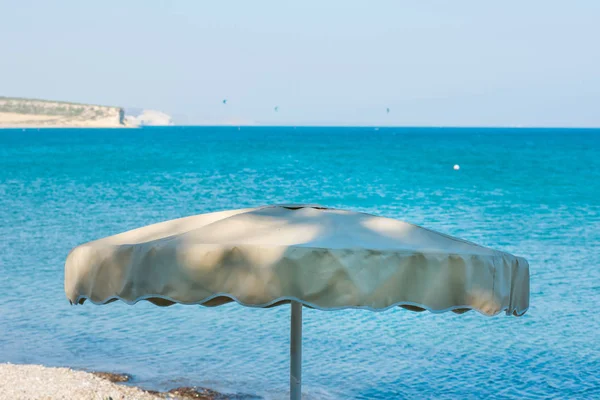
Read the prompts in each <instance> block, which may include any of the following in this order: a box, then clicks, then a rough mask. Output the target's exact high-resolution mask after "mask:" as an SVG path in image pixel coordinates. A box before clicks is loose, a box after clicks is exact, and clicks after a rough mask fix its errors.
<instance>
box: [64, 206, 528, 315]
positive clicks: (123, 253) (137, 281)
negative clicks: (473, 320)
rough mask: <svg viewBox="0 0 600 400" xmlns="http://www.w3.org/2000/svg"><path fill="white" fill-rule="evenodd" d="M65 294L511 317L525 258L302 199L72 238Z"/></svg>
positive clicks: (522, 306) (74, 298) (520, 294)
mask: <svg viewBox="0 0 600 400" xmlns="http://www.w3.org/2000/svg"><path fill="white" fill-rule="evenodd" d="M65 291H66V294H67V297H68V298H69V300H70V301H71V302H72V303H75V304H80V303H83V302H84V301H85V300H86V299H89V300H90V301H92V302H94V303H97V304H104V303H108V302H110V301H114V300H123V301H125V302H127V303H135V302H137V301H139V300H150V301H152V302H153V303H155V304H158V305H170V304H173V303H184V304H202V305H206V306H215V305H220V304H224V303H227V302H230V301H236V302H238V303H240V304H242V305H245V306H254V307H270V306H274V305H279V304H283V303H289V302H290V301H297V302H299V303H301V304H303V305H304V306H308V307H313V308H318V309H323V310H336V309H343V308H364V309H369V310H384V309H387V308H390V307H393V306H402V307H404V308H407V309H411V310H416V311H421V310H430V311H432V312H443V311H449V310H452V311H455V312H463V311H466V310H470V309H475V310H478V311H480V312H481V313H483V314H486V315H495V314H498V313H499V312H501V311H506V313H507V314H512V315H522V314H524V313H525V312H526V311H527V309H528V307H529V265H528V264H527V261H526V260H525V259H523V258H520V257H515V256H513V255H510V254H508V253H504V252H500V251H496V250H492V249H489V248H486V247H482V246H479V245H476V244H474V243H470V242H467V241H464V240H460V239H456V238H453V237H450V236H447V235H444V234H441V233H437V232H434V231H431V230H428V229H425V228H421V227H418V226H416V225H412V224H409V223H406V222H402V221H398V220H395V219H390V218H382V217H377V216H374V215H369V214H364V213H357V212H352V211H345V210H337V209H329V208H323V207H319V206H308V205H289V206H266V207H259V208H252V209H243V210H234V211H223V212H216V213H210V214H202V215H197V216H192V217H187V218H181V219H176V220H171V221H166V222H162V223H158V224H154V225H149V226H146V227H143V228H139V229H134V230H132V231H128V232H125V233H121V234H118V235H115V236H110V237H107V238H104V239H100V240H96V241H93V242H90V243H86V244H83V245H81V246H78V247H76V248H75V249H73V250H72V251H71V253H70V254H69V256H68V258H67V261H66V265H65Z"/></svg>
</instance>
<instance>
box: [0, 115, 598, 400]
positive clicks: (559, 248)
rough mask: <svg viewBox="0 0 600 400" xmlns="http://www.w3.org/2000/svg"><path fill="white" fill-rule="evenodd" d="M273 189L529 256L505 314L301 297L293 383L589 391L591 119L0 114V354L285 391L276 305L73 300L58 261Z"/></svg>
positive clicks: (499, 393) (139, 378) (364, 388)
mask: <svg viewBox="0 0 600 400" xmlns="http://www.w3.org/2000/svg"><path fill="white" fill-rule="evenodd" d="M454 164H459V165H460V170H459V171H455V170H453V168H452V167H453V165H454ZM290 202H293V203H303V202H308V203H318V204H322V205H327V206H331V207H341V208H351V209H354V210H360V211H366V212H371V213H376V214H380V215H384V216H389V217H395V218H400V219H404V220H406V221H409V222H413V223H416V224H419V225H424V226H426V227H428V228H432V229H435V230H439V231H441V232H445V233H449V234H451V235H456V236H460V237H462V238H465V239H468V240H472V241H475V242H478V243H480V244H483V245H487V246H492V247H494V248H497V249H500V250H505V251H508V252H511V253H513V254H516V255H520V256H524V257H525V258H527V259H528V260H529V262H530V266H531V272H532V273H531V291H532V293H531V307H530V309H529V312H528V313H527V314H526V315H525V316H524V317H522V318H514V317H506V316H503V315H500V316H497V317H494V318H488V317H484V316H482V315H480V314H478V313H476V312H470V313H467V314H464V315H455V314H453V313H446V314H441V315H434V314H430V313H412V312H409V311H406V310H403V309H398V310H389V311H386V312H380V313H373V312H368V311H339V312H322V311H315V310H305V312H304V320H305V323H304V376H303V378H304V392H305V394H306V398H308V399H350V398H356V399H401V398H409V399H423V398H439V399H442V398H456V399H470V398H473V399H476V398H478V399H479V398H490V397H491V398H498V399H504V398H519V399H522V398H532V399H533V398H549V397H556V398H582V399H584V398H588V399H589V398H600V315H599V311H600V130H543V129H540V130H524V129H451V128H445V129H437V128H436V129H434V128H431V129H411V128H402V129H380V130H378V131H375V130H374V129H367V128H362V129H361V128H298V129H293V128H258V127H256V128H242V129H241V130H239V131H238V129H237V127H236V128H190V127H186V128H179V127H172V128H171V127H170V128H152V129H151V128H147V129H140V130H126V129H122V130H92V129H89V130H85V129H56V130H42V131H37V130H31V129H30V130H27V131H25V132H23V131H21V130H0V362H14V363H40V364H45V365H56V366H71V367H76V368H86V369H94V370H108V371H119V372H126V373H130V374H132V375H133V376H134V378H135V382H134V383H135V384H139V385H142V386H146V387H149V388H159V389H161V388H169V387H174V386H182V385H199V386H207V387H211V388H214V389H217V390H221V391H226V392H233V393H245V394H250V395H256V396H261V397H264V398H266V399H279V398H285V396H286V390H287V387H288V379H289V378H288V359H289V347H288V346H289V336H288V335H289V307H279V308H275V309H269V310H261V309H246V308H243V307H241V306H238V305H236V304H229V305H226V306H223V307H219V308H212V309H209V308H203V307H200V306H182V305H176V306H173V307H168V308H158V307H156V306H153V305H151V304H149V303H146V302H143V303H139V304H137V305H135V306H127V305H125V304H123V303H112V304H109V305H105V306H95V305H93V304H91V303H86V304H85V305H84V306H77V307H75V306H70V305H69V302H68V301H67V299H66V297H65V295H64V292H63V278H64V273H63V268H64V261H65V258H66V256H67V253H68V252H69V250H70V249H71V248H72V247H74V246H76V245H78V244H81V243H83V242H87V241H90V240H93V239H96V238H99V237H102V236H107V235H112V234H115V233H118V232H121V231H125V230H128V229H132V228H135V227H139V226H142V225H146V224H150V223H154V222H159V221H163V220H167V219H172V218H177V217H182V216H187V215H191V214H198V213H204V212H210V211H216V210H222V209H227V208H241V207H248V206H256V205H264V204H268V203H290Z"/></svg>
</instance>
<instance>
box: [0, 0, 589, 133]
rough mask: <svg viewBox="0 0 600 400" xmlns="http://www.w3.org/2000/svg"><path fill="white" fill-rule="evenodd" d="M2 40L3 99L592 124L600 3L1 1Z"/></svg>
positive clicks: (293, 118)
mask: <svg viewBox="0 0 600 400" xmlns="http://www.w3.org/2000/svg"><path fill="white" fill-rule="evenodd" d="M0 43H1V46H0V95H7V96H22V97H39V98H49V99H60V100H70V101H81V102H90V103H101V104H109V105H121V106H126V107H142V108H154V109H158V110H162V111H165V112H167V113H169V114H172V115H174V116H175V117H176V118H177V119H178V120H179V121H180V122H185V121H187V122H189V123H220V122H226V121H232V120H239V121H242V122H243V121H248V122H249V121H255V122H264V123H276V124H342V125H346V124H358V125H434V126H439V125H496V126H498V125H500V126H513V125H524V126H531V125H533V126H600V50H599V49H600V44H599V43H600V1H598V0H578V1H564V0H562V1H554V0H528V1H523V0H520V1H517V0H513V1H509V0H503V1H495V2H491V1H481V0H469V1H467V0H464V1H461V0H453V1H450V0H446V1H441V0H438V1H426V0H420V1H417V0H414V1H401V0H390V1H367V0H365V1H350V0H340V1H333V0H329V1H308V0H304V1H296V2H291V1H258V0H255V1H249V0H239V1H224V0H219V1H216V0H215V1H211V2H209V1H198V0H188V1H183V0H180V1H155V0H136V1H134V0H119V1H117V0H110V1H109V0H103V1H95V2H92V1H81V0H71V1H66V0H65V1H61V0H56V1H48V0H38V1H32V0H18V1H16V0H0ZM223 98H227V99H228V100H229V104H228V105H227V106H224V105H223V104H222V103H221V100H222V99H223ZM276 105H278V106H279V112H278V113H275V112H274V111H273V107H274V106H276ZM386 107H390V109H391V112H390V113H389V114H386V111H385V109H386ZM184 116H185V117H187V118H185V119H184V118H183V117H184Z"/></svg>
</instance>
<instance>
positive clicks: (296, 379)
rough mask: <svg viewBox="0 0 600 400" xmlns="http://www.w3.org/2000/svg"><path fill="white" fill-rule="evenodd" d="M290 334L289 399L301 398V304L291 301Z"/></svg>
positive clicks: (296, 399)
mask: <svg viewBox="0 0 600 400" xmlns="http://www.w3.org/2000/svg"><path fill="white" fill-rule="evenodd" d="M291 303H292V321H291V332H290V399H291V400H300V398H301V397H302V304H301V303H298V302H297V301H292V302H291Z"/></svg>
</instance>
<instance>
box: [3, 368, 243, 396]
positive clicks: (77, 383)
mask: <svg viewBox="0 0 600 400" xmlns="http://www.w3.org/2000/svg"><path fill="white" fill-rule="evenodd" d="M130 379H131V377H130V376H129V375H127V374H116V373H110V372H86V371H80V370H74V369H71V368H64V367H45V366H43V365H32V364H10V363H3V364H0V398H3V399H11V400H20V399H23V400H26V399H27V400H30V399H44V400H59V399H70V398H73V399H75V398H76V399H90V400H96V399H97V400H107V399H111V400H117V399H127V400H164V399H180V400H187V399H200V400H227V399H232V398H235V397H236V396H234V397H231V396H229V395H226V394H223V393H219V392H216V391H214V390H211V389H207V388H199V387H194V388H189V387H184V388H175V389H171V390H169V391H168V392H155V391H150V390H144V389H142V388H139V387H136V386H130V385H123V384H122V383H127V382H129V381H130Z"/></svg>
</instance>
